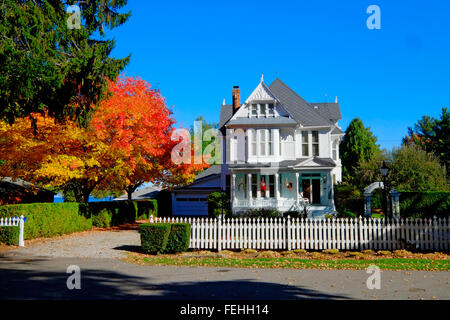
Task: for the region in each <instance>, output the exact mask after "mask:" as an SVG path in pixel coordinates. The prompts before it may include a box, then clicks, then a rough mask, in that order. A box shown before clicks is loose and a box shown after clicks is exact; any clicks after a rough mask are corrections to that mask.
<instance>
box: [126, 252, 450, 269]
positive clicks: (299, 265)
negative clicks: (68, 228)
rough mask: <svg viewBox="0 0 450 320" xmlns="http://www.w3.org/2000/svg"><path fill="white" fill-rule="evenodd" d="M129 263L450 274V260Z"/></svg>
mask: <svg viewBox="0 0 450 320" xmlns="http://www.w3.org/2000/svg"><path fill="white" fill-rule="evenodd" d="M126 261H128V262H132V263H138V264H145V265H179V266H206V267H236V268H289V269H366V268H367V267H368V266H370V265H376V266H378V267H379V268H380V269H385V270H427V271H448V270H450V261H449V260H431V259H406V258H386V259H384V258H383V259H372V260H365V259H364V260H357V259H340V260H314V259H301V258H239V259H237V258H221V257H201V258H196V257H181V256H169V255H161V256H150V255H136V254H130V255H129V256H128V258H127V259H126Z"/></svg>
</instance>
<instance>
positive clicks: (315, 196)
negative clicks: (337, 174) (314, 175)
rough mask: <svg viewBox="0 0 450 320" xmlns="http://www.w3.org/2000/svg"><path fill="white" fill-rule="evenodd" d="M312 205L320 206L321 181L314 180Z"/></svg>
mask: <svg viewBox="0 0 450 320" xmlns="http://www.w3.org/2000/svg"><path fill="white" fill-rule="evenodd" d="M312 203H313V204H320V179H312Z"/></svg>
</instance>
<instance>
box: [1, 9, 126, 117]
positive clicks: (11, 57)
mask: <svg viewBox="0 0 450 320" xmlns="http://www.w3.org/2000/svg"><path fill="white" fill-rule="evenodd" d="M126 3H127V1H126V0H89V1H84V2H78V1H65V2H63V1H61V0H33V1H28V0H27V1H24V0H22V1H17V0H3V1H1V2H0V12H1V14H0V70H2V72H1V74H0V119H4V120H7V121H8V122H9V123H13V122H14V120H15V119H16V118H20V117H25V116H29V117H31V114H32V113H36V112H38V113H41V114H44V112H46V113H47V114H49V115H50V116H53V117H56V118H57V119H58V120H62V119H63V118H67V117H71V118H72V119H73V118H76V119H77V120H78V121H79V123H80V124H82V125H86V122H87V119H88V115H89V113H90V111H91V106H92V105H94V104H97V103H98V102H99V101H100V100H101V99H102V98H104V92H105V89H106V86H107V83H108V80H113V81H114V80H115V79H116V78H117V76H118V75H119V73H120V71H121V70H123V69H124V67H125V65H126V64H127V63H128V61H129V57H126V58H123V59H114V58H111V57H109V55H110V53H111V50H112V49H113V47H114V41H113V40H107V39H105V32H104V28H108V29H112V28H114V27H117V26H120V25H121V24H123V23H124V22H125V21H126V20H127V19H128V18H129V16H130V13H119V11H118V10H119V9H121V8H122V7H123V6H125V5H126ZM74 4H76V5H78V6H79V8H80V11H79V12H80V18H81V19H80V22H81V24H80V25H79V27H78V24H76V23H74V21H72V20H71V19H72V18H74V16H73V15H74V13H68V12H66V8H67V6H70V5H74ZM75 22H76V21H75ZM35 121H36V120H35ZM34 123H35V122H34Z"/></svg>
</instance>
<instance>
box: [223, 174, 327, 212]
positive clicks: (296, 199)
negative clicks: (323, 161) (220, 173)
mask: <svg viewBox="0 0 450 320" xmlns="http://www.w3.org/2000/svg"><path fill="white" fill-rule="evenodd" d="M231 201H232V209H233V212H234V213H237V214H239V213H240V212H243V211H246V210H248V209H255V208H274V209H277V210H278V211H281V212H285V211H300V210H303V209H304V208H305V206H306V208H307V211H308V212H309V214H308V216H309V217H321V216H324V215H325V214H327V213H332V212H333V211H334V202H333V184H332V179H331V172H330V170H316V171H307V170H298V171H295V170H287V171H282V172H272V173H271V172H267V173H266V172H258V171H253V172H248V171H247V172H236V171H234V172H233V171H232V172H231Z"/></svg>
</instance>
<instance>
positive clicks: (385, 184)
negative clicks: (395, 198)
mask: <svg viewBox="0 0 450 320" xmlns="http://www.w3.org/2000/svg"><path fill="white" fill-rule="evenodd" d="M380 172H381V176H382V178H383V204H384V208H383V209H384V210H383V211H384V212H385V213H386V216H389V211H390V210H389V199H388V197H389V185H388V181H387V177H388V175H389V167H388V166H387V165H386V162H385V161H383V164H382V166H381V167H380Z"/></svg>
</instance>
